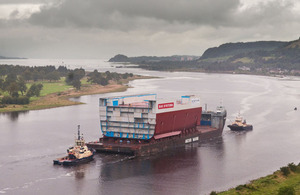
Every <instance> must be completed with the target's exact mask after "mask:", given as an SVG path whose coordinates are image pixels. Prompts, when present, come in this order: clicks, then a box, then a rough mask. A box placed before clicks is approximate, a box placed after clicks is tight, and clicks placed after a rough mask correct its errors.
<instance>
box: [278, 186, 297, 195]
mask: <svg viewBox="0 0 300 195" xmlns="http://www.w3.org/2000/svg"><path fill="white" fill-rule="evenodd" d="M295 194H296V193H295V189H294V188H293V187H292V186H284V187H281V188H279V191H278V195H295Z"/></svg>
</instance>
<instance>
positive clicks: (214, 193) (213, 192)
mask: <svg viewBox="0 0 300 195" xmlns="http://www.w3.org/2000/svg"><path fill="white" fill-rule="evenodd" d="M209 195H217V192H215V191H212V192H211V193H210V194H209Z"/></svg>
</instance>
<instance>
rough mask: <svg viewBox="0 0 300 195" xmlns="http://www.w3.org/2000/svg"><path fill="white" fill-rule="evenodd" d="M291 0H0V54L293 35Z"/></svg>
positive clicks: (177, 50)
mask: <svg viewBox="0 0 300 195" xmlns="http://www.w3.org/2000/svg"><path fill="white" fill-rule="evenodd" d="M299 30H300V3H298V1H296V0H257V1H250V0H152V1H141V0H109V1H107V0H84V1H82V0H47V1H46V0H0V46H1V47H0V55H6V56H20V57H29V58H109V57H111V56H113V55H115V54H118V53H122V54H125V55H128V56H138V55H159V56H162V55H173V54H190V55H201V54H202V53H203V52H204V51H205V49H207V48H209V47H215V46H218V45H220V44H222V43H225V42H239V41H242V42H245V41H257V40H294V39H298V37H299Z"/></svg>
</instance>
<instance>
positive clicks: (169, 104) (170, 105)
mask: <svg viewBox="0 0 300 195" xmlns="http://www.w3.org/2000/svg"><path fill="white" fill-rule="evenodd" d="M165 108H174V102H170V103H164V104H158V109H165Z"/></svg>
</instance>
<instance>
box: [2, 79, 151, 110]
mask: <svg viewBox="0 0 300 195" xmlns="http://www.w3.org/2000/svg"><path fill="white" fill-rule="evenodd" d="M150 78H152V77H147V76H134V77H132V78H128V79H124V80H122V84H116V83H111V84H109V85H106V86H101V85H98V84H84V85H82V87H81V89H80V90H78V91H77V90H76V89H74V88H72V89H70V90H66V91H63V92H54V93H51V94H48V95H45V96H42V97H40V98H39V99H38V100H34V101H32V102H30V103H29V104H27V105H15V104H13V105H7V107H5V108H0V113H10V112H20V111H30V110H43V109H49V108H57V107H63V106H73V105H79V104H84V103H82V102H76V101H72V100H70V98H74V97H80V96H84V95H95V94H104V93H113V92H123V91H126V90H127V89H128V88H129V86H128V85H127V84H128V82H129V81H133V80H136V79H150Z"/></svg>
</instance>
